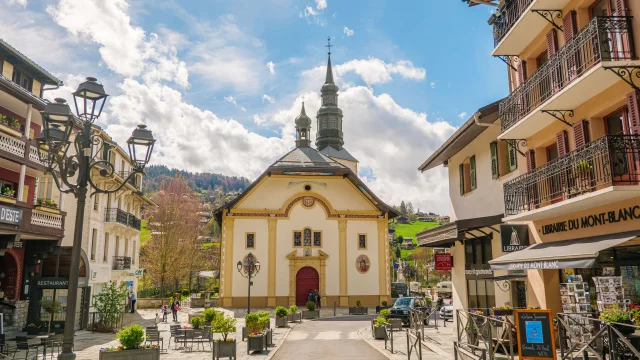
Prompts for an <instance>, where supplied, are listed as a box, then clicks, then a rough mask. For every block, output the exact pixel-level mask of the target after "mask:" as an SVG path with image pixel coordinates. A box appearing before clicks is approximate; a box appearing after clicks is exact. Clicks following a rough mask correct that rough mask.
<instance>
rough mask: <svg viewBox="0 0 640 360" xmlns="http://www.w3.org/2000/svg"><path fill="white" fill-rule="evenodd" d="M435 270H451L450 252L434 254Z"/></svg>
mask: <svg viewBox="0 0 640 360" xmlns="http://www.w3.org/2000/svg"><path fill="white" fill-rule="evenodd" d="M434 257H435V263H436V267H435V269H436V270H451V268H452V258H451V254H435V255H434Z"/></svg>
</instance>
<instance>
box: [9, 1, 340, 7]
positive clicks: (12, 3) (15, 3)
mask: <svg viewBox="0 0 640 360" xmlns="http://www.w3.org/2000/svg"><path fill="white" fill-rule="evenodd" d="M6 1H7V4H8V5H20V6H22V7H27V0H6ZM316 1H317V0H316ZM326 4H327V2H326V1H325V7H326Z"/></svg>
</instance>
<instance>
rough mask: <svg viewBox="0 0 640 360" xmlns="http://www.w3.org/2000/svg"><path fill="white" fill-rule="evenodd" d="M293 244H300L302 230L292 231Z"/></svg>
mask: <svg viewBox="0 0 640 360" xmlns="http://www.w3.org/2000/svg"><path fill="white" fill-rule="evenodd" d="M293 246H302V232H300V231H294V232H293Z"/></svg>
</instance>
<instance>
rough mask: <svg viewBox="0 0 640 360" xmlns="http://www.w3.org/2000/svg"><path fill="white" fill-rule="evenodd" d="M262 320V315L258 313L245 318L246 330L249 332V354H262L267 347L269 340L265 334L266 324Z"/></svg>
mask: <svg viewBox="0 0 640 360" xmlns="http://www.w3.org/2000/svg"><path fill="white" fill-rule="evenodd" d="M260 319H261V318H260V315H258V314H256V313H249V314H247V315H246V316H245V317H244V322H245V325H246V326H245V328H246V329H247V331H248V334H247V335H248V336H247V354H250V353H251V351H260V352H262V350H263V349H266V347H267V339H266V337H265V335H264V333H263V326H264V324H263V323H261V320H260ZM263 319H264V318H263ZM262 321H263V320H262Z"/></svg>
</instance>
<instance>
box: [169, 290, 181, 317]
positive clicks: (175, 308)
mask: <svg viewBox="0 0 640 360" xmlns="http://www.w3.org/2000/svg"><path fill="white" fill-rule="evenodd" d="M178 310H180V301H179V300H178V297H177V296H175V297H174V298H173V302H172V303H171V313H172V314H173V321H174V322H178Z"/></svg>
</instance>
